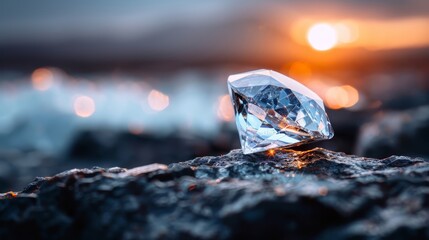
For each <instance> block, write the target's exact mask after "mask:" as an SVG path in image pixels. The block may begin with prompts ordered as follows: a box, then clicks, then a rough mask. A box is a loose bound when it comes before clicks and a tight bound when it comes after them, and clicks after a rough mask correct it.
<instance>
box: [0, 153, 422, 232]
mask: <svg viewBox="0 0 429 240" xmlns="http://www.w3.org/2000/svg"><path fill="white" fill-rule="evenodd" d="M270 155H272V156H270ZM0 198H1V200H0V239H22V238H23V239H29V238H31V239H148V238H149V239H231V238H240V239H241V238H249V239H297V238H300V239H309V238H314V237H317V238H319V239H361V238H366V239H386V238H388V239H411V238H412V239H425V238H429V224H428V223H429V162H428V161H425V160H423V159H419V158H410V157H398V156H392V157H389V158H386V159H369V158H362V157H356V156H349V155H345V154H342V153H336V152H331V151H327V150H324V149H320V148H317V149H313V150H310V151H305V152H298V151H292V150H279V151H277V152H276V153H273V152H268V153H266V154H253V155H243V154H242V153H241V151H239V150H234V151H232V152H231V153H229V154H227V155H224V156H218V157H202V158H196V159H194V160H191V161H187V162H182V163H177V164H171V165H169V166H166V165H162V164H152V165H147V166H143V167H139V168H134V169H130V170H127V169H123V168H111V169H102V168H93V169H81V170H77V169H75V170H70V171H67V172H63V173H60V174H58V175H56V176H53V177H45V178H37V179H36V180H35V181H34V182H32V183H30V184H29V185H28V186H27V187H26V188H25V189H24V190H23V191H21V192H18V193H12V192H10V193H6V194H3V195H1V197H0Z"/></svg>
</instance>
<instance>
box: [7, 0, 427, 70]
mask: <svg viewBox="0 0 429 240" xmlns="http://www.w3.org/2000/svg"><path fill="white" fill-rule="evenodd" d="M1 5H2V7H1V8H0V33H1V34H0V50H1V51H2V52H3V53H4V55H3V57H1V56H0V60H1V58H3V62H4V61H6V60H7V59H18V60H20V59H26V58H34V57H35V58H37V57H42V58H48V59H69V60H70V59H71V60H78V59H85V60H88V61H97V60H99V59H115V60H129V59H131V60H133V59H143V60H149V61H156V60H162V61H165V60H172V61H180V60H196V61H202V60H206V59H221V60H222V59H228V60H231V61H234V60H235V59H241V60H242V59H246V58H254V57H256V56H260V57H261V58H267V59H277V58H279V59H282V58H283V57H284V56H291V57H293V56H296V55H300V54H302V49H301V47H302V46H299V44H298V45H296V43H297V42H296V41H294V39H293V36H292V35H293V34H292V33H291V29H293V27H294V24H295V23H296V22H297V21H300V20H302V19H310V20H311V21H313V22H315V23H316V22H318V21H319V22H320V21H323V22H325V21H340V20H350V19H351V20H353V21H358V22H359V24H362V25H363V26H364V27H363V28H364V29H363V30H362V33H365V34H366V35H367V36H366V38H365V36H364V35H363V34H361V38H362V39H363V40H362V42H361V43H359V42H358V44H354V45H353V44H351V45H349V47H355V48H359V47H362V45H363V47H367V48H369V49H377V48H380V46H382V47H383V46H384V45H385V46H386V48H389V49H390V48H404V47H405V48H406V47H426V46H429V37H427V38H425V35H426V34H427V36H429V30H428V29H429V27H427V28H426V29H425V25H426V24H427V25H428V26H429V14H428V13H429V1H426V0H409V1H401V0H381V1H370V0H363V1H362V0H348V1H342V0H328V1H316V0H306V1H279V0H278V1H276V0H268V1H254V0H237V1H231V0H218V1H197V0H190V1H180V2H179V1H114V0H105V1H90V2H88V1H83V0H77V1H62V2H59V1H56V0H42V1H37V2H36V1H30V2H29V1H22V0H3V1H2V3H1ZM385 23H390V25H389V24H388V25H386V24H385ZM400 25H401V26H402V29H405V30H406V31H409V32H405V33H404V35H405V36H407V37H406V38H405V36H399V37H400V38H404V40H403V41H402V42H400V43H394V44H393V45H392V46H389V45H388V44H384V42H386V40H385V38H383V36H382V35H381V34H380V36H378V35H377V32H380V31H379V29H380V28H384V29H387V30H386V31H387V32H388V33H389V31H390V32H391V33H390V34H391V35H392V36H395V35H398V32H400V31H401V29H397V28H396V27H395V26H400ZM370 26H377V28H376V29H374V27H372V28H371V27H370ZM305 28H308V26H305ZM395 29H396V30H395ZM410 29H411V30H410ZM304 30H307V29H304ZM410 34H411V35H412V36H411V37H410V36H409V35H410ZM362 36H363V37H362ZM368 36H370V37H369V40H368ZM413 36H414V38H415V40H413ZM387 38H388V40H389V38H390V39H391V38H392V37H391V36H390V35H387ZM409 39H411V40H409ZM375 40H377V42H378V43H374V41H375ZM404 41H405V42H406V43H405V44H404V43H403V42H404ZM410 41H411V42H410ZM387 42H390V41H387ZM395 44H396V45H395ZM304 45H305V44H304ZM304 47H305V46H304Z"/></svg>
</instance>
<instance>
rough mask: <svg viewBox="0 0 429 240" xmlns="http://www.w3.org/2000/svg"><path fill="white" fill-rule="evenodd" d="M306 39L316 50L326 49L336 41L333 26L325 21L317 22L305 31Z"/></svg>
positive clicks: (336, 35) (333, 45)
mask: <svg viewBox="0 0 429 240" xmlns="http://www.w3.org/2000/svg"><path fill="white" fill-rule="evenodd" d="M307 41H308V43H309V44H310V45H311V47H312V48H314V49H315V50H317V51H327V50H329V49H332V48H333V47H335V45H337V43H338V34H337V31H336V30H335V27H334V26H332V25H330V24H327V23H317V24H315V25H313V26H311V27H310V28H309V30H308V32H307Z"/></svg>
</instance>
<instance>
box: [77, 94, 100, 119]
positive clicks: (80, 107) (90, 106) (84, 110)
mask: <svg viewBox="0 0 429 240" xmlns="http://www.w3.org/2000/svg"><path fill="white" fill-rule="evenodd" d="M73 107H74V112H75V114H76V115H77V116H78V117H82V118H87V117H90V116H91V115H92V114H94V112H95V102H94V100H93V99H92V98H90V97H88V96H80V97H77V98H76V99H75V100H74V104H73Z"/></svg>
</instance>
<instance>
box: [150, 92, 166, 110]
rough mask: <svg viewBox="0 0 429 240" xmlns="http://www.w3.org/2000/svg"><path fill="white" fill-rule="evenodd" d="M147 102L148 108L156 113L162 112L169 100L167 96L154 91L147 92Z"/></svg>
mask: <svg viewBox="0 0 429 240" xmlns="http://www.w3.org/2000/svg"><path fill="white" fill-rule="evenodd" d="M147 101H148V104H149V107H150V108H151V109H152V110H155V111H158V112H159V111H163V110H164V109H166V108H167V107H168V105H169V104H170V98H169V97H168V95H166V94H164V93H162V92H160V91H158V90H155V89H153V90H152V91H150V92H149V95H148V96H147Z"/></svg>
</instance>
